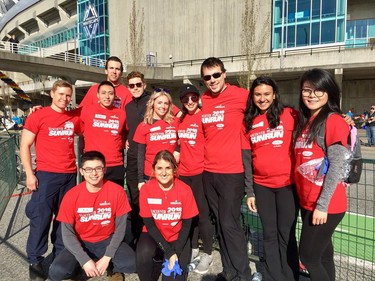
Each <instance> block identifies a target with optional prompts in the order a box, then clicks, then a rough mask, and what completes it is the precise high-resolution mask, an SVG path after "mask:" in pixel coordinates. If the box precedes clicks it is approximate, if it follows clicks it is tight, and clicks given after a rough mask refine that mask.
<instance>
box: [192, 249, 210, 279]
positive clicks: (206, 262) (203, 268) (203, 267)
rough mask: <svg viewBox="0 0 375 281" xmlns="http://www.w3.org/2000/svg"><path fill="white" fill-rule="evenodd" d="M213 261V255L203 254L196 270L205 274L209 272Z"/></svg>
mask: <svg viewBox="0 0 375 281" xmlns="http://www.w3.org/2000/svg"><path fill="white" fill-rule="evenodd" d="M211 263H212V255H208V254H206V253H203V254H201V258H200V261H199V264H198V266H197V267H196V268H195V270H194V271H195V272H197V273H199V274H205V273H207V272H208V269H209V268H210V265H211Z"/></svg>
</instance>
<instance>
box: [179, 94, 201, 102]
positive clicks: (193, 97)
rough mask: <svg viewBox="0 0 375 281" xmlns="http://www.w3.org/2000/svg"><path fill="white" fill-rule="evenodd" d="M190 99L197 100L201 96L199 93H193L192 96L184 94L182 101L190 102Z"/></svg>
mask: <svg viewBox="0 0 375 281" xmlns="http://www.w3.org/2000/svg"><path fill="white" fill-rule="evenodd" d="M189 99H191V101H192V102H197V101H198V100H199V97H198V96H197V95H192V96H190V97H189V96H184V97H183V98H182V99H181V102H182V103H188V102H189Z"/></svg>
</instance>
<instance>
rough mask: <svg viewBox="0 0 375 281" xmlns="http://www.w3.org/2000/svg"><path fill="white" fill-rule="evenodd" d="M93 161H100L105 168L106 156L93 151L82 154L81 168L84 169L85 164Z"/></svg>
mask: <svg viewBox="0 0 375 281" xmlns="http://www.w3.org/2000/svg"><path fill="white" fill-rule="evenodd" d="M91 160H99V161H101V162H102V163H103V165H104V166H105V157H104V155H103V154H102V153H101V152H99V151H95V150H92V151H87V152H85V153H83V154H82V156H81V168H82V167H83V165H84V164H85V162H86V161H91Z"/></svg>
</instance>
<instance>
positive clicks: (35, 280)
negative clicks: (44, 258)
mask: <svg viewBox="0 0 375 281" xmlns="http://www.w3.org/2000/svg"><path fill="white" fill-rule="evenodd" d="M29 278H30V280H32V281H44V280H46V276H45V274H44V271H43V267H42V264H41V263H32V264H30V265H29Z"/></svg>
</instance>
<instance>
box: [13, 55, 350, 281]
mask: <svg viewBox="0 0 375 281" xmlns="http://www.w3.org/2000/svg"><path fill="white" fill-rule="evenodd" d="M105 71H106V74H107V81H103V82H101V83H100V84H97V85H95V86H93V87H92V88H91V89H90V90H89V91H88V93H87V94H86V96H85V98H84V100H83V101H82V102H81V104H80V106H79V107H78V108H77V109H75V110H72V111H66V110H65V108H66V107H67V105H68V104H69V102H70V100H71V96H72V86H71V85H70V84H69V83H67V82H65V81H61V80H59V81H57V82H55V84H54V86H53V88H52V89H51V97H52V104H51V106H50V107H46V108H43V109H39V110H37V111H36V112H35V113H32V114H31V115H30V116H29V118H28V119H27V121H26V124H25V127H24V130H23V133H22V141H21V149H20V152H21V159H22V162H23V164H24V167H25V171H26V184H27V188H29V189H30V190H31V191H33V194H32V197H31V200H30V202H29V203H28V205H27V207H26V214H27V216H28V217H29V219H30V234H29V238H28V241H27V255H28V260H29V264H30V266H29V272H30V279H31V280H44V278H45V276H44V272H43V267H42V261H43V254H45V252H46V251H47V243H48V232H49V228H50V223H51V221H52V220H53V229H52V233H51V241H52V244H53V251H52V253H53V256H54V260H53V262H52V265H51V267H50V268H49V278H50V279H51V280H63V279H66V278H72V277H73V276H74V275H76V274H77V272H79V269H80V268H82V269H83V271H84V273H85V274H86V275H87V276H89V277H95V276H101V275H103V274H105V272H106V271H108V272H109V277H110V278H112V279H111V280H123V278H124V276H123V273H131V272H135V271H136V272H137V273H138V276H139V278H140V280H141V281H149V280H152V276H153V272H154V271H155V268H156V267H155V265H157V264H158V263H160V262H163V261H165V263H164V264H163V265H165V267H167V269H168V270H169V273H170V274H163V280H172V279H174V278H175V279H176V280H186V279H187V273H188V272H187V266H188V264H189V262H190V261H191V260H192V259H194V258H197V257H198V256H199V258H200V262H199V264H198V266H197V268H196V269H195V271H197V272H198V273H201V274H205V273H206V272H207V271H208V269H209V267H210V264H211V263H212V242H213V241H212V240H213V233H214V231H213V225H212V220H211V216H213V217H214V221H215V223H216V232H217V234H218V238H219V243H220V255H221V261H222V266H223V271H222V272H221V273H219V274H218V275H217V277H216V279H215V280H218V281H225V280H228V281H229V280H238V281H245V280H251V279H252V275H251V271H250V267H249V261H248V257H247V246H246V245H247V243H246V238H245V235H244V232H243V230H242V227H241V222H240V214H241V203H242V200H243V198H244V195H245V194H246V196H247V198H246V203H247V205H248V207H249V209H250V210H251V211H253V212H258V213H259V215H260V218H261V221H262V225H263V230H264V253H265V276H264V277H265V280H267V281H268V280H287V281H289V280H298V275H299V259H301V261H302V262H303V264H304V265H305V266H306V268H307V269H308V271H309V273H310V276H311V280H313V281H314V280H319V281H320V280H323V281H324V280H330V281H333V280H335V268H334V263H333V245H332V242H331V236H332V234H333V231H334V229H335V227H336V226H337V224H338V223H339V222H340V221H341V219H342V217H343V216H344V214H345V211H346V195H345V185H344V184H343V182H342V180H343V178H344V177H345V171H343V168H342V167H343V166H344V165H342V164H344V162H345V161H348V160H347V157H346V156H347V150H346V145H347V136H348V133H349V126H348V125H347V123H346V122H345V121H344V119H343V118H342V117H341V116H340V114H341V111H340V108H339V105H340V89H339V87H338V85H337V83H336V82H335V80H334V77H333V76H332V74H331V73H329V72H327V71H325V70H321V69H313V70H310V71H307V72H306V73H305V74H304V75H303V76H302V79H301V90H300V91H301V94H300V102H299V111H297V110H295V109H293V108H291V107H288V106H285V105H283V104H282V102H281V99H280V94H279V91H278V87H277V85H276V83H275V81H273V80H272V79H271V78H270V77H259V78H257V79H256V80H255V81H254V82H253V84H252V87H251V89H250V93H249V92H248V91H247V90H245V89H242V88H239V87H237V86H234V85H230V84H229V83H227V82H226V69H225V68H224V64H223V62H222V61H221V60H220V59H218V58H215V57H210V58H208V59H206V60H205V61H204V62H203V63H202V65H201V77H202V81H203V83H204V84H205V86H206V88H207V90H206V91H205V92H204V93H203V94H202V95H201V94H200V92H199V90H198V89H197V88H196V87H195V86H193V85H190V84H185V85H183V86H182V87H181V89H180V91H179V98H180V101H181V111H179V109H178V107H177V106H175V105H174V104H173V102H172V98H171V95H170V93H169V91H168V90H167V89H162V88H159V89H154V90H153V92H152V93H151V94H150V93H148V92H147V91H146V87H147V85H146V82H145V80H144V75H143V74H142V73H140V72H137V71H134V72H131V73H129V74H128V76H127V83H128V85H127V87H125V86H124V85H122V84H121V83H120V77H121V74H122V71H123V68H122V63H121V61H120V60H119V59H118V58H117V57H111V58H109V59H108V60H107V63H106V67H105ZM332 113H335V114H332ZM323 122H324V123H326V126H325V128H326V132H325V136H326V138H325V140H326V147H327V155H326V156H327V157H328V160H329V162H330V166H329V168H328V171H327V173H326V174H325V175H324V176H320V175H318V171H317V170H316V166H317V165H318V164H319V163H320V162H321V161H322V159H323V158H324V156H325V155H324V154H325V152H324V151H323V149H322V148H320V147H319V146H318V145H317V142H316V139H315V138H316V137H317V135H318V132H319V128H320V127H321V124H322V123H323ZM75 134H78V135H83V137H84V153H83V154H82V158H81V166H80V169H79V172H80V173H81V175H82V176H83V178H84V181H83V182H82V183H80V184H78V185H76V176H77V169H76V165H75V154H74V135H75ZM33 144H35V152H36V172H35V173H34V169H33V165H32V158H31V146H32V145H33ZM124 149H125V151H126V161H124ZM275 156H277V157H275ZM124 162H125V163H126V176H125V178H126V185H127V188H128V191H129V195H130V200H129V203H128V198H127V195H126V193H125V191H124V189H123V188H121V187H123V186H124V175H125V168H124ZM299 209H301V215H302V221H303V226H302V231H301V237H300V245H299V249H298V247H297V241H296V233H295V226H296V219H297V215H298V211H299ZM128 215H129V217H130V221H131V227H130V228H131V233H130V234H129V233H128V232H127V231H126V228H127V221H128ZM125 233H126V234H125ZM128 235H130V236H131V239H129V238H127V237H126V236H128ZM198 237H200V238H201V241H202V250H201V251H200V249H199V247H198ZM124 241H126V242H127V243H125V242H124ZM200 252H201V253H200ZM178 268H180V269H182V271H181V270H177V269H178ZM168 270H167V272H168ZM173 271H174V273H173ZM163 272H164V271H163ZM171 272H172V273H171Z"/></svg>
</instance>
